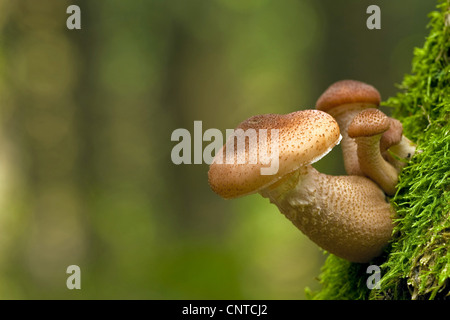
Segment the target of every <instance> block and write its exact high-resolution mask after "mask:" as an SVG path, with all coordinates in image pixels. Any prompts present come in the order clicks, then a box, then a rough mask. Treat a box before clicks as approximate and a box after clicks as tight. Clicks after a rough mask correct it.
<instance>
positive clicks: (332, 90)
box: [316, 80, 381, 112]
mask: <svg viewBox="0 0 450 320" xmlns="http://www.w3.org/2000/svg"><path fill="white" fill-rule="evenodd" d="M380 101H381V97H380V93H379V92H378V90H377V89H375V88H374V87H373V86H371V85H369V84H367V83H364V82H360V81H356V80H341V81H338V82H335V83H334V84H332V85H331V86H330V87H328V89H327V90H325V92H324V93H323V94H322V95H321V96H320V97H319V99H318V100H317V102H316V109H318V110H322V111H325V112H328V111H329V110H331V109H332V108H334V107H337V106H340V105H344V104H351V103H367V104H373V105H376V106H378V105H379V104H380Z"/></svg>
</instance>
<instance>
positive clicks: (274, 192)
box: [259, 165, 393, 263]
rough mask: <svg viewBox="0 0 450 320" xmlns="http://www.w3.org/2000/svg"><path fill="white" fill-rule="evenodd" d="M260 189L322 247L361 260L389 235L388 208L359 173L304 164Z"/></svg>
mask: <svg viewBox="0 0 450 320" xmlns="http://www.w3.org/2000/svg"><path fill="white" fill-rule="evenodd" d="M259 193H260V194H261V195H262V196H263V197H266V198H269V200H270V202H271V203H273V204H275V205H276V206H277V207H278V208H279V210H280V212H281V213H283V214H284V215H285V216H286V218H288V219H289V220H290V221H291V222H292V223H293V224H294V225H295V226H296V227H297V228H298V229H300V230H301V231H302V232H303V233H304V234H305V235H307V236H308V237H309V238H310V239H311V240H312V241H313V242H315V243H316V244H317V245H319V246H320V247H322V248H323V249H325V250H327V251H329V252H330V253H333V254H335V255H337V256H339V257H342V258H344V259H347V260H349V261H352V262H359V263H365V262H369V261H370V260H371V259H373V258H374V257H377V256H378V255H380V254H381V253H382V250H383V248H384V247H385V245H386V244H387V243H388V241H389V239H390V238H391V233H392V226H393V225H392V220H391V215H392V213H393V212H392V210H391V206H390V204H389V203H387V202H386V201H385V196H384V193H383V191H382V190H380V188H379V187H378V186H377V185H376V184H375V183H374V182H372V181H371V180H369V179H367V178H365V177H362V176H330V175H326V174H322V173H320V172H318V171H317V170H316V169H314V168H313V167H312V166H311V165H306V166H303V167H301V168H300V169H298V170H296V171H294V172H293V173H291V174H290V175H288V176H286V177H285V178H283V179H282V180H280V181H278V182H277V183H276V184H274V185H271V186H269V187H267V188H265V189H263V190H260V191H259Z"/></svg>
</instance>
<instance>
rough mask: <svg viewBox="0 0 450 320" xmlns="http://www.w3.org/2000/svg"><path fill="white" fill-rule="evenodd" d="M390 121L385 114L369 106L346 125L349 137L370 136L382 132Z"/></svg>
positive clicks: (387, 127) (386, 128)
mask: <svg viewBox="0 0 450 320" xmlns="http://www.w3.org/2000/svg"><path fill="white" fill-rule="evenodd" d="M390 125H391V121H390V119H389V117H388V116H387V115H385V114H384V113H383V112H381V111H380V110H378V109H375V108H369V109H366V110H363V111H361V112H360V113H358V114H357V115H356V116H355V117H354V118H353V121H352V122H351V123H350V125H349V127H348V131H347V132H348V136H349V137H351V138H357V137H371V136H374V135H377V134H382V133H384V132H385V131H387V130H388V129H389V126H390Z"/></svg>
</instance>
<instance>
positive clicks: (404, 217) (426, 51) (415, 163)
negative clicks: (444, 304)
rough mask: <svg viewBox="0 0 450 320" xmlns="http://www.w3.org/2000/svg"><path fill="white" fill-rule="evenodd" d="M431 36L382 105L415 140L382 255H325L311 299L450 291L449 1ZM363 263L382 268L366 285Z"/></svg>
mask: <svg viewBox="0 0 450 320" xmlns="http://www.w3.org/2000/svg"><path fill="white" fill-rule="evenodd" d="M430 19H431V21H430V24H429V26H428V27H429V29H430V34H429V36H428V37H427V39H426V41H425V44H424V46H423V47H422V48H416V49H415V51H414V58H413V61H412V72H411V74H409V75H406V76H405V78H404V80H403V82H402V84H401V85H400V87H399V90H400V92H399V93H398V94H397V96H395V97H391V98H390V99H388V100H387V101H386V102H385V103H384V104H385V105H387V106H391V107H393V117H394V118H397V119H399V120H400V121H401V122H402V123H403V126H404V135H405V136H407V137H408V138H410V139H411V140H413V141H415V142H416V143H417V144H418V149H419V150H421V153H417V154H416V155H415V156H414V157H413V158H412V160H411V161H410V162H409V163H408V164H407V166H406V167H405V168H404V169H403V170H402V172H401V173H400V181H399V184H398V189H397V193H396V195H395V196H394V197H393V198H392V199H391V202H392V205H393V207H394V208H395V211H396V216H395V223H396V226H395V229H394V234H393V238H392V241H391V243H390V245H389V247H388V248H387V249H386V252H385V254H384V255H383V256H381V257H378V258H377V259H375V260H374V261H372V262H371V263H369V264H355V263H350V262H347V261H345V260H342V259H339V258H337V257H335V256H333V255H330V256H329V257H328V259H327V261H326V262H325V265H324V266H323V269H322V274H321V275H320V281H321V283H322V285H323V287H322V290H321V291H319V292H317V293H310V296H311V298H313V299H444V298H449V296H450V250H449V244H450V219H449V218H450V147H449V145H450V65H449V63H450V0H440V1H439V4H438V6H437V11H435V12H432V13H430ZM369 265H377V266H379V267H380V270H381V275H380V277H381V278H380V281H379V285H380V288H379V289H373V290H370V289H369V288H368V286H367V280H368V279H369V277H370V276H371V275H372V273H368V272H367V268H368V266H369Z"/></svg>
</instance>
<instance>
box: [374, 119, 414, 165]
mask: <svg viewBox="0 0 450 320" xmlns="http://www.w3.org/2000/svg"><path fill="white" fill-rule="evenodd" d="M389 120H390V121H391V125H390V127H389V129H388V130H387V131H386V132H385V133H383V135H382V136H381V140H380V152H381V155H382V156H383V158H384V159H385V160H386V161H387V162H389V163H390V164H392V165H393V166H394V167H395V168H396V169H397V171H399V172H400V170H401V169H402V168H403V167H404V166H405V165H406V163H407V162H408V161H409V160H411V158H412V156H413V155H414V154H415V153H416V144H415V143H413V142H412V141H411V140H409V139H408V138H407V137H405V136H404V135H403V125H402V123H401V122H400V121H399V120H397V119H394V118H389Z"/></svg>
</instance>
